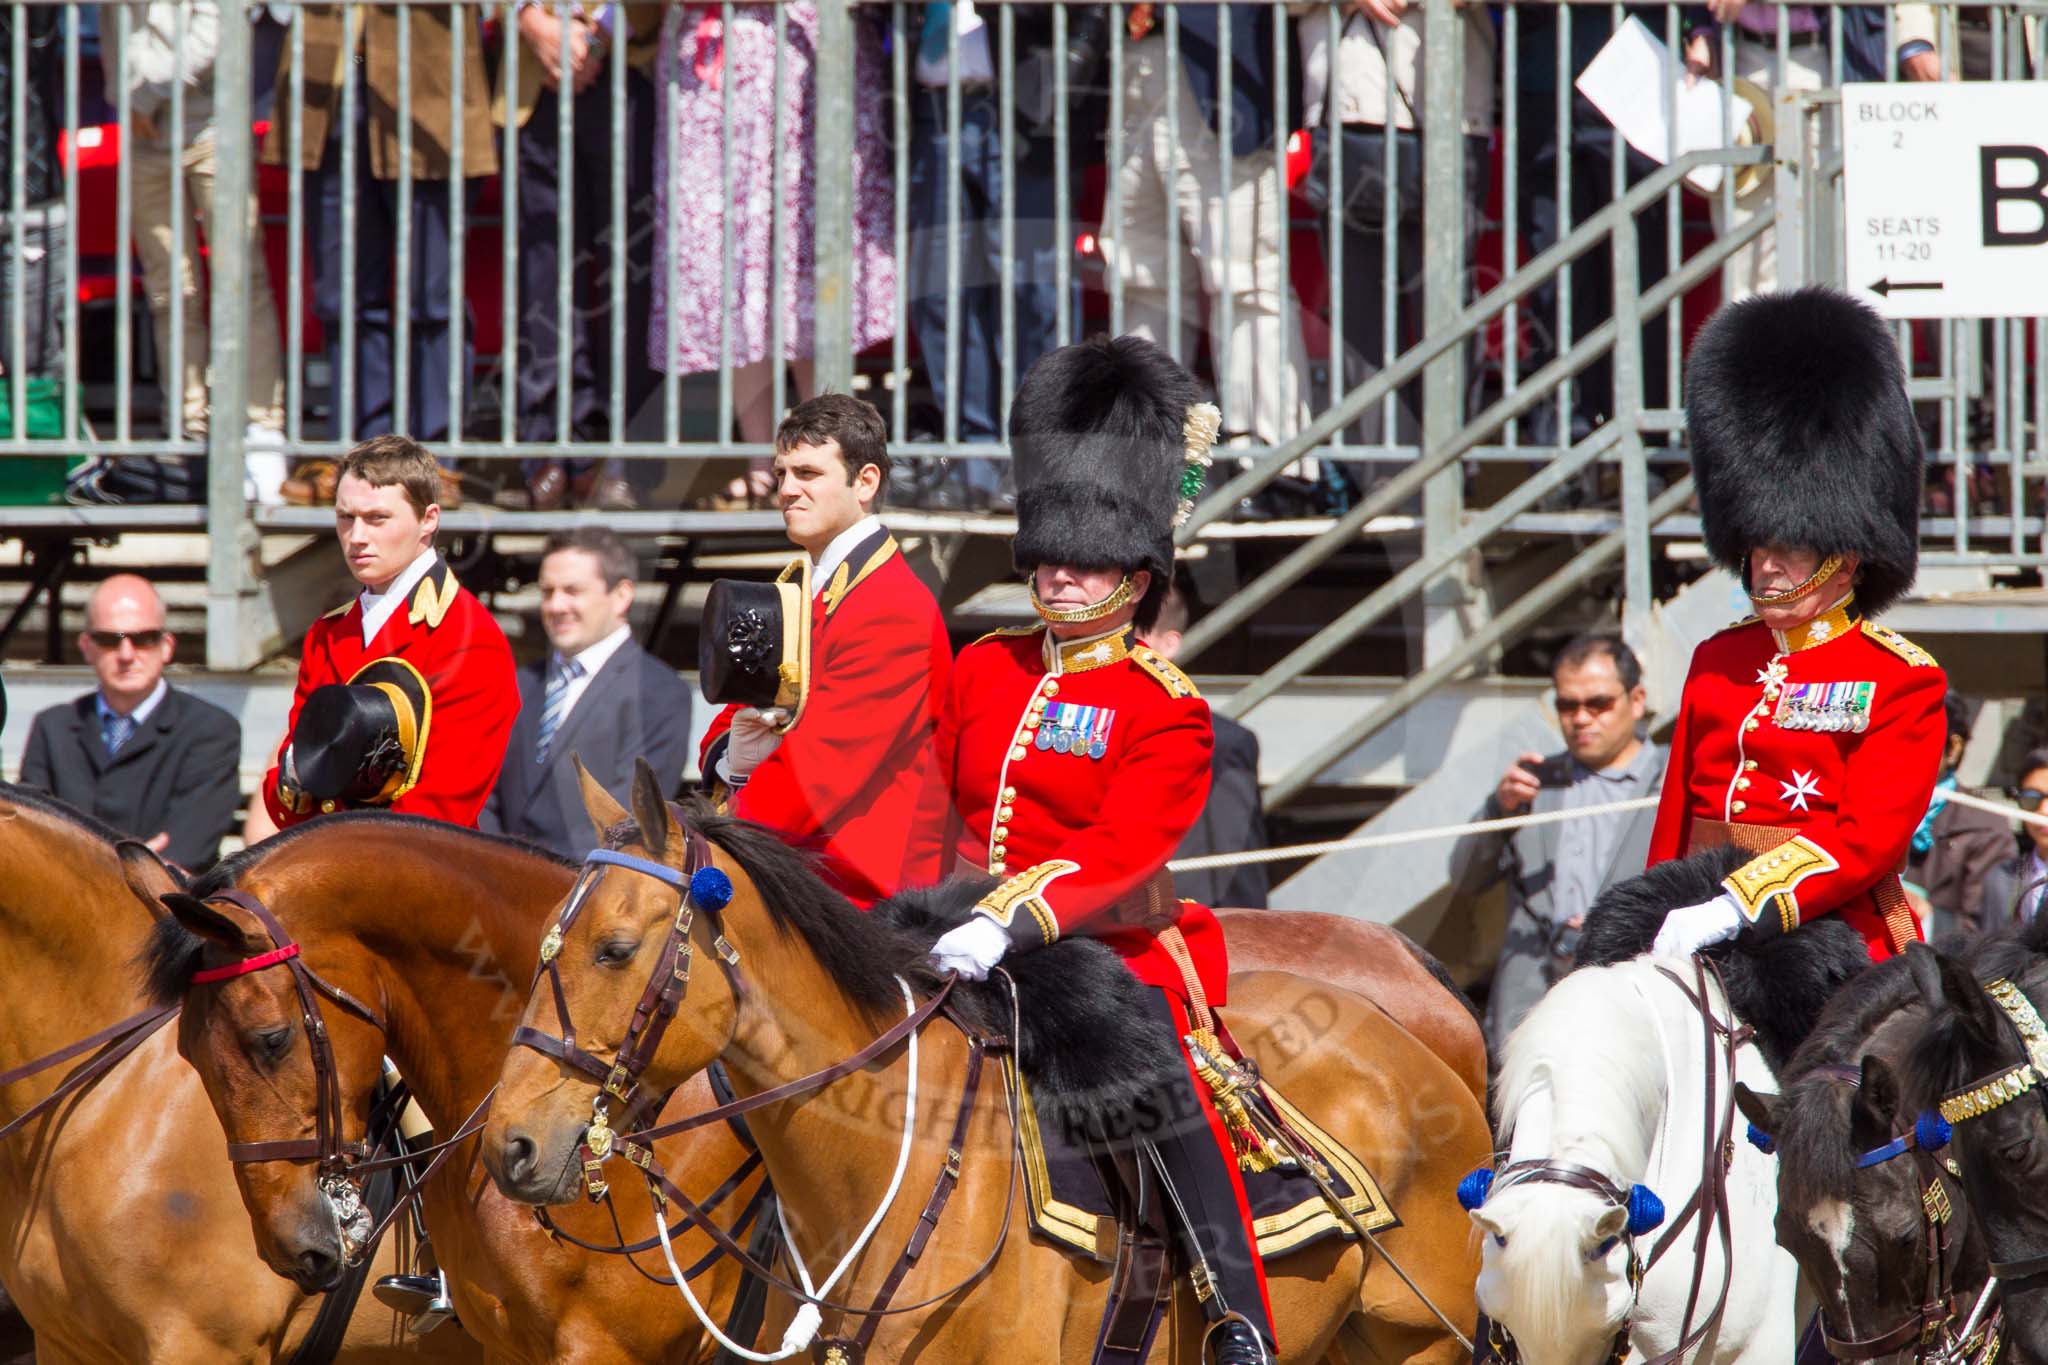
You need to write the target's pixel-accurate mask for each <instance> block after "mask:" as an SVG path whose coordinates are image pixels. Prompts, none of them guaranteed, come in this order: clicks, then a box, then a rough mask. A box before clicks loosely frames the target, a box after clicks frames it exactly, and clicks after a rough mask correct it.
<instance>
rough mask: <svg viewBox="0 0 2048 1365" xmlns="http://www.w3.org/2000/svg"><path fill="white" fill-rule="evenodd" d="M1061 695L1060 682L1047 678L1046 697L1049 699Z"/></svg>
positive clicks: (1056, 679)
mask: <svg viewBox="0 0 2048 1365" xmlns="http://www.w3.org/2000/svg"><path fill="white" fill-rule="evenodd" d="M1059 694H1060V680H1059V679H1058V678H1047V679H1046V680H1045V695H1046V696H1048V697H1057V696H1058V695H1059Z"/></svg>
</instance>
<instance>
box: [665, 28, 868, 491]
mask: <svg viewBox="0 0 2048 1365" xmlns="http://www.w3.org/2000/svg"><path fill="white" fill-rule="evenodd" d="M778 11H779V13H780V17H781V21H782V25H783V39H784V49H783V73H782V74H783V85H782V145H783V160H782V180H781V187H780V189H779V190H778V188H777V186H776V184H775V29H774V27H773V24H774V20H775V17H776V15H777V12H778ZM854 27H855V31H856V34H857V35H858V36H857V42H856V50H857V56H858V64H857V67H856V69H855V74H854V112H855V126H854V142H853V208H854V218H853V346H854V349H855V350H856V351H859V350H861V349H863V348H865V347H867V346H870V345H873V344H874V343H875V342H877V341H881V340H884V339H886V338H888V337H890V336H892V335H894V331H895V321H896V261H895V259H894V258H893V257H892V256H891V255H890V242H891V237H892V230H893V224H892V220H891V216H890V215H891V213H892V209H893V196H892V194H891V190H890V176H889V154H888V149H887V146H886V144H885V142H884V125H883V117H884V115H883V106H882V98H883V92H884V91H885V90H886V89H887V88H888V82H887V71H886V68H885V66H884V64H883V61H882V52H881V42H880V39H879V37H878V35H877V34H876V33H875V31H874V29H873V26H872V25H871V24H870V23H868V22H867V21H866V20H865V19H863V18H861V17H860V15H859V12H858V11H856V15H855V21H854ZM723 29H724V25H723V23H722V22H721V18H720V9H719V7H718V6H716V5H683V6H677V7H675V8H673V9H671V10H670V11H669V17H668V21H667V24H666V26H665V27H664V29H663V32H662V46H661V56H660V75H661V80H662V82H663V89H664V91H666V90H668V89H673V90H674V91H675V98H674V101H673V104H674V112H673V113H671V112H670V105H669V101H668V100H667V99H666V98H664V102H663V105H662V108H661V110H660V112H659V113H658V114H657V116H656V117H657V120H658V123H659V128H660V131H659V133H658V135H657V137H656V140H655V165H656V167H657V168H658V174H657V175H656V183H657V186H658V191H657V193H658V195H659V216H658V217H657V218H656V219H655V223H656V228H655V256H654V306H653V314H654V317H653V325H652V329H651V332H650V336H649V345H648V352H649V360H650V362H651V363H652V365H653V366H654V368H656V369H657V370H668V371H674V372H676V373H678V374H696V373H700V372H705V371H715V370H717V369H718V367H719V363H720V357H721V339H722V336H721V333H722V332H724V336H723V341H724V344H725V345H726V346H729V347H730V357H731V364H732V366H733V404H734V408H735V410H736V415H737V416H738V419H739V427H740V438H741V439H742V440H744V441H749V442H762V443H765V442H767V441H769V440H771V439H772V438H773V437H774V434H775V423H776V419H777V416H778V414H777V413H775V412H774V411H773V410H772V407H771V404H772V401H773V400H772V394H773V388H772V386H771V371H770V369H769V365H770V361H771V356H770V350H771V345H772V342H773V340H774V330H773V316H772V314H770V312H769V311H768V310H769V300H770V298H771V296H774V295H779V296H780V300H781V308H782V354H781V356H780V357H775V358H774V360H775V363H780V362H781V361H784V360H786V361H789V362H791V363H792V364H793V365H794V367H795V371H796V387H797V390H798V393H799V395H807V394H809V393H811V392H813V390H814V387H815V385H814V381H813V369H814V367H813V365H812V362H811V356H812V353H813V351H814V350H815V339H814V336H815V317H816V308H815V298H814V288H813V280H812V260H813V253H812V249H811V233H812V224H813V219H814V217H815V206H816V181H817V176H816V169H817V168H816V148H817V143H816V137H815V129H814V127H813V124H814V121H815V117H816V108H817V79H816V73H815V71H814V69H813V68H814V65H815V63H816V61H817V60H818V59H819V54H818V51H817V37H818V12H817V9H816V7H815V6H814V5H813V4H811V3H810V0H791V3H787V4H783V5H779V6H771V5H746V6H741V7H738V8H736V9H735V10H734V11H733V24H732V31H731V32H730V33H725V32H723ZM825 59H826V60H841V61H843V60H846V58H845V56H844V55H842V54H826V56H825ZM727 100H729V101H730V103H731V119H732V186H733V189H732V204H731V206H730V213H731V219H730V224H731V225H730V228H728V227H727V218H726V213H727V211H728V210H727V205H726V204H725V203H724V202H723V196H722V195H721V193H720V188H721V184H722V181H721V167H720V146H719V139H720V135H721V122H722V118H723V113H722V108H721V105H722V102H724V101H727ZM777 212H780V213H781V214H782V215H783V220H784V221H783V225H782V234H783V236H782V248H783V249H782V256H781V260H780V262H779V263H777V262H776V261H775V249H774V248H775V238H774V215H775V213H777ZM728 231H730V233H731V235H732V238H733V243H732V279H731V283H730V287H729V290H728V292H727V293H726V295H725V298H726V300H727V302H724V303H721V299H720V289H719V285H720V276H721V271H722V267H723V262H724V259H725V256H724V252H725V245H724V237H725V234H726V232H728ZM671 296H673V297H674V300H675V304H674V308H673V315H674V316H673V330H671V308H670V302H669V300H670V297H671ZM757 491H759V490H757Z"/></svg>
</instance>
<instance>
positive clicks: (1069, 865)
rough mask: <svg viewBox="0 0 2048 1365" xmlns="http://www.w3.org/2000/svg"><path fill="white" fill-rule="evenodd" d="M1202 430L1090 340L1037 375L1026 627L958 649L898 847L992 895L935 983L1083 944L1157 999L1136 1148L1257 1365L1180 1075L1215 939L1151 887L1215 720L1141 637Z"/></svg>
mask: <svg viewBox="0 0 2048 1365" xmlns="http://www.w3.org/2000/svg"><path fill="white" fill-rule="evenodd" d="M1216 429H1217V415H1216V410H1215V408H1213V407H1211V406H1209V405H1208V404H1207V403H1204V402H1203V401H1202V393H1201V391H1200V389H1199V388H1198V387H1197V385H1196V383H1195V381H1194V379H1193V378H1192V377H1191V376H1190V375H1189V374H1188V373H1187V371H1186V370H1184V369H1182V368H1181V367H1180V366H1179V365H1178V364H1176V363H1175V362H1174V361H1173V360H1172V359H1171V358H1169V357H1168V356H1167V355H1166V354H1165V352H1163V351H1161V350H1160V349H1159V348H1158V347H1156V346H1154V345H1152V344H1151V343H1150V342H1147V341H1143V340H1140V339H1138V338H1135V337H1118V338H1115V339H1113V340H1112V339H1108V338H1098V339H1096V340H1093V341H1090V342H1087V343H1085V344H1082V345H1078V346H1068V347H1065V348H1063V349H1060V350H1057V351H1054V352H1052V353H1051V354H1049V355H1047V356H1045V357H1044V358H1043V359H1041V360H1040V361H1039V362H1038V363H1037V364H1036V365H1034V366H1033V367H1032V369H1031V372H1030V374H1029V375H1027V376H1026V377H1025V380H1024V383H1023V386H1022V387H1021V388H1020V389H1019V390H1018V393H1017V401H1016V404H1015V406H1014V408H1013V409H1012V415H1011V446H1012V451H1013V456H1014V460H1015V464H1016V473H1017V486H1018V494H1017V538H1016V542H1015V545H1014V547H1013V555H1014V559H1015V562H1016V566H1017V568H1018V569H1019V570H1020V571H1023V572H1025V573H1028V574H1029V575H1030V591H1031V600H1032V603H1033V605H1034V606H1035V607H1036V608H1037V611H1038V614H1039V616H1040V617H1041V618H1042V619H1043V621H1044V624H1043V625H1036V626H1023V627H1014V628H1011V629H1007V630H999V631H997V632H995V633H994V634H993V635H989V636H985V637H983V638H982V639H980V640H978V641H976V642H975V643H974V644H972V645H970V646H968V647H967V648H966V649H964V650H962V651H961V653H960V656H959V658H958V660H957V661H956V662H955V664H954V668H953V677H952V683H951V686H950V688H949V690H948V694H947V697H946V703H945V706H944V709H943V711H942V712H941V715H940V719H939V730H938V738H937V761H936V763H935V764H934V768H933V778H932V781H931V782H930V783H929V784H928V785H927V787H926V796H925V800H924V802H923V803H922V805H921V807H920V816H919V820H918V821H917V823H916V825H915V826H914V827H913V828H914V829H915V830H916V831H917V833H916V834H915V836H914V838H916V839H919V840H931V839H937V840H939V841H940V846H939V848H938V849H936V850H931V852H934V853H935V854H936V856H937V857H938V859H939V866H941V867H942V868H944V869H947V870H950V871H955V872H969V873H984V874H985V873H993V874H995V876H997V877H998V878H1000V879H1001V880H1000V881H999V882H998V883H997V884H996V885H995V887H994V888H993V889H992V890H991V891H989V893H988V894H987V895H985V896H984V897H983V898H982V899H981V901H980V903H979V904H978V905H977V906H976V907H975V910H976V913H975V914H974V915H973V916H972V917H970V919H969V920H968V922H967V923H966V924H964V925H962V926H960V927H959V928H956V929H953V930H951V931H949V932H948V933H946V934H945V935H944V936H942V937H941V938H940V939H939V940H938V942H937V943H936V944H934V945H933V957H934V959H935V960H936V961H937V963H938V965H939V966H940V967H942V968H946V969H953V970H957V971H959V972H960V973H961V974H962V975H964V976H967V977H970V978H973V979H975V980H980V979H982V978H983V977H985V976H987V974H988V972H989V970H990V969H991V968H992V967H994V966H995V965H996V963H998V962H999V961H1001V960H1002V959H1003V957H1005V956H1006V955H1008V954H1012V953H1024V952H1030V951H1032V950H1034V949H1037V948H1042V947H1044V946H1045V945H1047V944H1049V943H1052V942H1054V941H1055V940H1057V939H1058V938H1060V937H1061V936H1062V935H1064V934H1085V935H1087V936H1089V937H1092V938H1097V939H1100V940H1102V941H1103V942H1105V943H1107V944H1108V945H1109V946H1111V947H1112V948H1114V949H1115V950H1116V951H1117V952H1118V953H1119V954H1120V955H1121V956H1122V957H1123V959H1124V961H1125V963H1126V964H1127V965H1128V966H1129V967H1130V969H1131V970H1132V971H1133V972H1134V973H1136V974H1137V976H1138V977H1139V978H1140V979H1141V980H1143V981H1144V982H1145V983H1146V984H1147V985H1150V986H1152V987H1154V988H1155V990H1154V991H1153V992H1152V999H1153V1007H1154V1010H1155V1013H1156V1014H1157V1016H1158V1022H1159V1026H1160V1027H1161V1028H1171V1029H1172V1030H1173V1036H1174V1037H1175V1038H1178V1039H1181V1040H1183V1045H1184V1047H1185V1048H1187V1049H1189V1053H1190V1056H1192V1057H1194V1058H1195V1059H1196V1060H1195V1061H1194V1062H1191V1063H1190V1066H1189V1067H1188V1068H1187V1069H1185V1070H1183V1071H1181V1072H1180V1073H1179V1074H1178V1075H1176V1076H1174V1077H1172V1078H1171V1079H1170V1080H1167V1081H1166V1082H1164V1088H1165V1089H1166V1090H1168V1091H1170V1092H1171V1093H1163V1094H1161V1095H1160V1096H1159V1097H1158V1103H1157V1104H1156V1105H1152V1106H1145V1107H1150V1108H1153V1109H1156V1111H1157V1113H1158V1114H1159V1115H1164V1116H1167V1117H1166V1118H1165V1119H1164V1120H1163V1121H1158V1122H1156V1123H1154V1124H1153V1126H1152V1127H1151V1128H1150V1129H1148V1130H1145V1131H1141V1132H1140V1134H1139V1141H1138V1144H1137V1147H1138V1149H1139V1150H1140V1152H1141V1153H1142V1157H1143V1159H1144V1160H1145V1161H1147V1162H1149V1163H1150V1165H1151V1167H1152V1169H1153V1170H1155V1171H1156V1172H1157V1173H1159V1174H1160V1175H1161V1176H1163V1178H1164V1179H1165V1181H1166V1183H1167V1184H1168V1185H1169V1186H1170V1188H1171V1191H1172V1196H1171V1197H1170V1198H1169V1199H1168V1201H1167V1202H1168V1204H1169V1206H1171V1207H1172V1208H1174V1209H1175V1211H1176V1213H1177V1214H1178V1215H1179V1216H1178V1217H1177V1219H1176V1221H1177V1223H1178V1227H1177V1228H1176V1230H1175V1231H1176V1234H1177V1236H1178V1238H1179V1240H1180V1243H1181V1249H1182V1251H1183V1253H1184V1255H1185V1257H1186V1260H1187V1263H1188V1266H1189V1267H1190V1279H1191V1280H1192V1282H1193V1284H1194V1288H1195V1294H1196V1297H1197V1299H1198V1300H1199V1301H1200V1302H1201V1304H1202V1308H1203V1311H1204V1313H1205V1314H1206V1315H1207V1317H1208V1319H1209V1321H1210V1322H1211V1324H1212V1327H1211V1330H1210V1335H1209V1345H1210V1348H1211V1350H1212V1351H1213V1353H1214V1354H1213V1358H1214V1359H1215V1360H1217V1361H1221V1362H1228V1363H1229V1365H1255V1362H1261V1361H1265V1360H1267V1359H1269V1352H1270V1351H1271V1349H1272V1342H1273V1323H1272V1313H1271V1309H1270V1307H1269V1306H1268V1303H1267V1300H1266V1292H1265V1280H1264V1272H1263V1270H1262V1269H1261V1267H1260V1265H1259V1261H1258V1257H1257V1255H1256V1252H1255V1250H1254V1248H1255V1246H1256V1243H1255V1241H1254V1239H1253V1237H1252V1233H1251V1230H1250V1228H1249V1226H1248V1225H1249V1222H1250V1216H1249V1212H1248V1208H1247V1204H1246V1201H1245V1195H1244V1188H1243V1182H1242V1178H1241V1176H1240V1173H1239V1163H1238V1160H1237V1156H1236V1154H1235V1152H1234V1149H1233V1147H1232V1141H1231V1136H1230V1134H1229V1132H1227V1131H1226V1129H1225V1127H1224V1125H1223V1122H1222V1121H1221V1119H1219V1117H1218V1115H1217V1108H1216V1105H1215V1103H1214V1096H1213V1095H1212V1093H1211V1091H1210V1086H1209V1085H1208V1084H1205V1083H1203V1082H1202V1081H1201V1080H1198V1078H1197V1075H1196V1072H1195V1070H1194V1067H1195V1065H1196V1064H1200V1065H1202V1066H1204V1067H1208V1068H1210V1069H1212V1070H1213V1065H1214V1063H1215V1062H1216V1061H1217V1060H1218V1059H1220V1058H1223V1056H1224V1052H1225V1049H1224V1047H1223V1046H1222V1045H1221V1044H1220V1043H1219V1038H1218V1032H1217V1025H1216V1023H1215V1020H1214V1017H1213V1015H1212V1014H1211V1013H1210V1011H1211V1009H1212V1008H1213V1007H1214V1006H1217V1005H1220V1004H1222V1003H1223V997H1224V984H1225V980H1226V976H1227V971H1226V965H1225V961H1224V947H1223V934H1222V930H1221V928H1220V927H1219V926H1218V925H1217V923H1216V918H1215V916H1214V915H1212V914H1211V913H1210V912H1209V910H1208V909H1207V908H1206V907H1203V906H1200V905H1196V904H1195V903H1194V902H1192V901H1177V900H1175V899H1174V896H1173V883H1172V879H1171V878H1170V877H1169V876H1168V875H1167V873H1166V870H1165V866H1166V862H1167V860H1168V859H1169V858H1170V857H1172V856H1173V851H1174V849H1175V848H1176V847H1178V846H1179V844H1180V841H1181V837H1182V836H1183V835H1185V834H1186V833H1187V831H1188V829H1189V828H1190V827H1191V826H1192V825H1193V824H1194V823H1195V820H1196V819H1197V817H1198V816H1199V815H1200V814H1201V811H1202V804H1203V801H1204V800H1205V799H1206V797H1207V794H1208V790H1209V753H1210V748H1211V734H1210V727H1209V707H1208V704H1207V703H1206V702H1204V701H1203V700H1202V699H1201V696H1200V695H1199V694H1198V693H1197V692H1196V690H1195V687H1194V684H1193V683H1191V682H1189V681H1188V679H1187V678H1186V676H1185V675H1183V674H1182V673H1181V672H1180V671H1179V670H1178V669H1176V668H1175V667H1174V666H1173V665H1172V664H1170V663H1168V662H1167V661H1166V660H1165V659H1164V658H1162V657H1160V656H1159V655H1158V654H1156V653H1154V652H1153V651H1152V650H1150V649H1148V648H1147V647H1146V646H1145V645H1143V644H1141V643H1140V642H1139V640H1138V632H1139V631H1140V630H1142V629H1144V628H1145V627H1147V626H1149V625H1150V624H1151V623H1152V622H1153V621H1154V620H1155V619H1156V618H1157V616H1158V613H1159V607H1160V604H1161V602H1162V601H1163V600H1164V598H1165V595H1166V592H1167V589H1168V587H1169V586H1170V583H1171V579H1172V573H1173V528H1174V526H1175V524H1176V521H1177V519H1178V518H1179V517H1180V516H1181V515H1182V513H1183V510H1184V506H1185V504H1184V497H1185V496H1188V495H1191V493H1192V492H1193V491H1195V490H1198V489H1199V488H1200V485H1201V475H1202V468H1203V466H1206V465H1207V464H1208V462H1209V456H1208V449H1209V445H1210V443H1211V442H1212V441H1213V440H1214V439H1215V435H1216ZM918 851H919V850H913V852H918ZM1135 1117H1138V1116H1137V1114H1136V1113H1134V1118H1135Z"/></svg>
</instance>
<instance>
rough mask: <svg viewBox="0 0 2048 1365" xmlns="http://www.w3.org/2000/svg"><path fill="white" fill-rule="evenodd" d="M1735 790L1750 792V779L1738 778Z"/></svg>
mask: <svg viewBox="0 0 2048 1365" xmlns="http://www.w3.org/2000/svg"><path fill="white" fill-rule="evenodd" d="M1735 789H1736V790H1737V791H1745V792H1746V791H1748V790H1749V779H1748V778H1746V777H1738V778H1736V779H1735Z"/></svg>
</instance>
